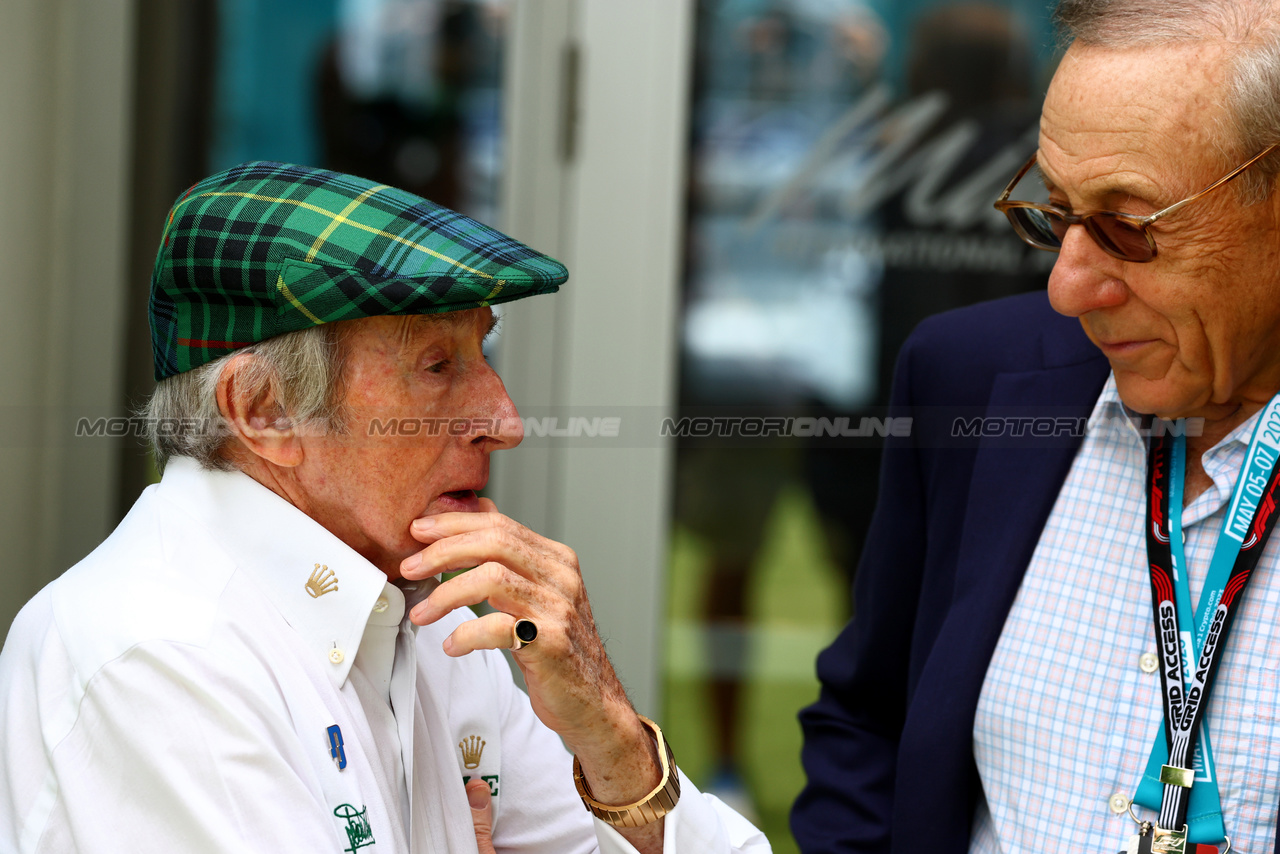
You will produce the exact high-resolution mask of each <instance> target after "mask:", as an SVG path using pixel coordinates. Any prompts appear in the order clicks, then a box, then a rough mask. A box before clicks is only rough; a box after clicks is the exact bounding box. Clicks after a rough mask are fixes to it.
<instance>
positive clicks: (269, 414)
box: [217, 353, 303, 468]
mask: <svg viewBox="0 0 1280 854" xmlns="http://www.w3.org/2000/svg"><path fill="white" fill-rule="evenodd" d="M256 358H257V357H256V356H255V355H254V354H252V353H237V354H236V355H234V356H232V357H231V361H230V362H228V364H227V366H226V367H225V368H223V369H222V375H221V376H219V377H218V388H217V397H218V411H219V412H221V413H222V417H223V418H225V419H226V422H227V427H228V429H229V430H230V431H231V435H232V436H234V437H235V438H236V439H238V440H239V441H240V444H241V445H243V446H244V448H245V450H247V451H249V452H250V453H252V454H253V455H254V456H257V457H260V458H261V459H262V460H264V461H266V462H269V463H272V464H274V465H277V466H284V467H287V468H288V467H293V466H296V465H298V464H299V463H301V462H302V457H303V454H302V441H301V439H300V438H299V437H298V436H297V435H295V433H294V429H293V422H292V421H291V420H290V419H289V417H288V416H287V415H285V412H284V407H282V406H281V405H280V402H279V401H278V400H277V399H276V394H275V390H274V389H273V388H270V387H268V388H266V389H262V390H258V391H256V392H255V391H254V390H252V389H250V388H249V387H248V386H247V385H246V384H245V383H244V382H243V380H244V378H245V377H246V376H247V375H248V369H249V368H251V367H252V365H253V360H254V359H256Z"/></svg>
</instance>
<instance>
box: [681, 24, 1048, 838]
mask: <svg viewBox="0 0 1280 854" xmlns="http://www.w3.org/2000/svg"><path fill="white" fill-rule="evenodd" d="M1044 6H1045V4H1043V3H1041V2H1039V0H1004V1H1003V2H936V0H935V1H934V2H925V1H924V0H919V2H912V0H881V2H876V0H699V2H698V3H697V28H696V36H695V59H694V68H695V71H694V80H693V89H692V91H693V96H692V105H691V111H692V112H691V128H692V132H691V140H690V161H689V181H688V201H687V210H688V220H687V226H686V234H685V239H686V246H685V250H686V263H685V272H684V282H683V291H682V293H683V311H682V316H681V319H680V330H679V336H680V394H679V406H680V413H679V414H680V416H681V417H682V423H683V424H685V425H686V426H687V427H688V429H686V430H685V431H684V433H683V438H681V439H680V440H679V441H680V444H679V447H678V450H677V455H676V480H675V499H674V507H673V517H674V518H673V535H672V543H671V564H670V567H671V576H670V586H669V606H668V614H669V625H668V653H667V658H666V662H665V668H666V669H665V682H664V688H665V697H666V715H665V719H666V721H667V724H668V726H669V727H671V728H672V730H673V734H672V739H673V742H674V743H676V744H680V745H700V746H701V750H700V752H698V753H696V754H695V755H691V753H692V751H690V750H689V749H688V748H687V747H686V748H685V750H684V752H683V753H682V755H681V762H682V765H683V766H684V767H685V770H686V771H687V772H688V773H689V774H690V776H691V777H692V778H693V780H694V781H695V782H696V783H697V784H699V785H700V786H703V787H706V788H707V789H709V790H710V791H713V792H715V793H717V794H719V795H720V796H721V797H722V798H724V799H725V800H726V801H729V802H731V803H733V804H735V805H737V806H739V807H740V808H741V809H742V810H743V811H744V812H747V813H748V814H752V815H754V816H755V817H756V818H757V819H758V820H759V823H760V825H761V827H762V828H763V829H765V830H766V832H767V833H768V835H769V838H770V839H771V840H772V841H773V843H774V846H775V851H779V852H786V851H794V850H795V848H794V843H793V842H792V841H791V837H790V833H789V831H788V829H787V824H786V818H787V812H788V809H789V807H790V803H791V801H792V799H793V798H794V797H795V795H796V794H797V792H798V791H799V789H800V787H801V785H802V782H803V778H802V772H801V770H800V765H799V761H798V753H799V747H800V732H799V727H798V724H797V723H796V719H795V714H796V711H797V710H798V709H799V708H800V707H801V706H803V705H805V704H807V703H808V702H811V701H812V700H813V699H815V698H816V696H817V683H816V681H815V679H814V677H813V665H814V658H815V656H816V654H817V652H818V651H819V650H820V649H821V648H822V647H823V646H825V645H826V644H827V643H828V642H829V641H830V640H831V638H832V637H833V636H834V634H835V633H836V631H837V630H838V629H839V627H840V626H841V625H842V624H843V622H844V621H845V620H846V619H847V617H848V616H849V586H850V582H851V579H852V576H853V573H854V569H855V566H856V563H857V558H858V553H859V550H860V547H861V541H862V538H863V535H864V533H865V530H866V527H867V523H868V521H869V519H870V515H871V511H872V508H873V507H874V503H875V493H876V476H877V469H878V466H879V450H878V449H879V447H880V444H881V442H882V441H883V436H884V434H885V433H886V432H887V431H889V430H891V429H894V428H893V425H892V423H891V422H888V421H887V420H886V418H885V411H884V406H885V404H886V403H887V400H888V392H889V382H890V379H891V376H892V369H893V363H894V360H895V358H896V354H897V351H898V349H899V348H900V346H901V344H902V342H903V340H904V339H905V338H906V336H907V334H908V333H909V332H910V330H911V329H912V328H913V327H914V326H915V325H916V324H917V323H918V322H919V321H920V320H921V319H923V318H924V317H926V316H928V315H930V314H933V313H936V312H938V311H943V310H946V309H949V308H954V307H957V306H960V305H964V304H968V303H972V302H976V301H979V300H984V299H992V298H996V297H1000V296H1005V295H1009V294H1013V293H1017V292H1020V291H1026V290H1031V289H1037V288H1041V287H1043V286H1044V281H1045V274H1046V271H1047V270H1048V266H1049V263H1050V262H1051V261H1052V256H1051V255H1048V254H1047V253H1035V252H1034V250H1031V249H1029V248H1027V247H1024V246H1023V244H1022V243H1021V242H1020V241H1018V239H1017V238H1016V237H1015V236H1014V235H1013V233H1012V231H1011V230H1010V229H1009V227H1008V225H1007V224H1006V223H1005V221H1004V219H1003V217H1002V215H1000V214H999V213H997V212H996V211H994V210H993V209H992V208H991V202H992V201H993V200H994V199H995V197H996V195H997V194H998V193H999V191H1000V189H1001V188H1002V186H1003V184H1004V183H1005V182H1006V181H1007V180H1008V179H1009V177H1010V176H1011V175H1012V174H1013V172H1014V171H1016V169H1017V168H1018V166H1020V165H1021V164H1022V162H1023V161H1024V160H1025V158H1026V157H1027V155H1028V154H1029V153H1030V151H1031V150H1032V149H1033V147H1034V145H1035V131H1036V125H1037V116H1038V112H1039V100H1040V97H1041V94H1042V91H1043V86H1044V84H1045V82H1046V81H1047V80H1048V77H1049V74H1050V72H1051V64H1052V61H1053V50H1052V43H1051V34H1050V29H1049V23H1048V21H1047V19H1046V15H1047V11H1046V9H1045V8H1044ZM708 424H709V425H711V426H710V427H709V428H707V429H705V430H702V431H701V432H700V431H699V428H698V425H708Z"/></svg>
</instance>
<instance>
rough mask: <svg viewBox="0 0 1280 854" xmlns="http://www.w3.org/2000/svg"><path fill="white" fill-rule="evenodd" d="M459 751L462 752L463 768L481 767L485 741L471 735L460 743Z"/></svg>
mask: <svg viewBox="0 0 1280 854" xmlns="http://www.w3.org/2000/svg"><path fill="white" fill-rule="evenodd" d="M458 749H460V750H461V751H462V767H463V768H479V767H480V757H481V755H483V754H484V739H482V738H481V737H480V736H478V735H469V736H467V737H466V738H464V739H463V740H462V741H460V742H458Z"/></svg>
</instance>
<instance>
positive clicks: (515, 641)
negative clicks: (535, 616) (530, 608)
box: [511, 619, 538, 649]
mask: <svg viewBox="0 0 1280 854" xmlns="http://www.w3.org/2000/svg"><path fill="white" fill-rule="evenodd" d="M537 639H538V624H537V623H535V622H534V621H533V620H525V619H519V620H516V624H515V626H513V627H512V629H511V648H512V649H524V648H525V647H526V646H528V645H529V644H531V643H533V642H534V641H536V640H537Z"/></svg>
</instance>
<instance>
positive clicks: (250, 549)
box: [158, 457, 404, 688]
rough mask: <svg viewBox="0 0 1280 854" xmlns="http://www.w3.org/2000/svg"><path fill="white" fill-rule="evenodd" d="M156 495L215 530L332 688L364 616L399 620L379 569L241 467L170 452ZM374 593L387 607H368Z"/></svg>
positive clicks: (400, 605) (399, 606)
mask: <svg viewBox="0 0 1280 854" xmlns="http://www.w3.org/2000/svg"><path fill="white" fill-rule="evenodd" d="M158 496H159V497H160V498H162V499H164V500H167V501H169V502H171V503H173V504H175V505H177V506H179V507H181V508H182V509H184V510H185V511H186V512H187V513H189V514H190V515H191V516H192V517H194V518H195V519H196V520H197V521H198V522H199V523H201V524H202V525H204V526H205V527H206V528H207V529H208V530H209V531H210V532H211V533H212V534H213V535H214V537H215V539H216V540H217V542H218V543H219V544H220V545H221V546H222V547H223V548H224V549H225V550H226V551H227V553H228V554H229V555H230V556H231V558H232V559H233V560H234V561H235V562H236V565H237V569H239V570H240V571H242V572H244V573H246V574H247V575H249V576H250V577H251V578H252V579H253V581H254V583H255V584H257V586H258V587H259V588H260V589H261V590H262V592H263V595H265V596H266V597H267V599H268V600H270V601H271V603H272V604H273V605H274V606H275V607H276V609H277V610H278V611H279V612H280V614H281V615H282V616H283V617H284V618H285V620H286V621H287V622H288V623H289V625H290V626H292V627H293V629H294V630H295V631H296V632H297V633H298V634H299V635H300V636H301V638H302V640H303V642H304V643H305V644H306V645H307V647H308V648H309V649H310V651H311V653H312V654H314V655H315V656H316V657H317V658H319V659H321V660H322V661H323V663H324V667H325V668H326V669H327V671H328V673H329V677H330V679H331V680H332V682H333V684H334V685H335V686H336V687H339V688H340V687H341V686H342V685H343V684H344V683H345V682H346V680H347V674H348V673H349V672H350V671H351V666H352V664H353V663H354V662H355V660H356V653H357V652H358V651H359V648H360V640H361V638H362V637H363V636H364V630H365V626H366V624H367V623H368V622H369V620H370V617H371V616H375V615H376V617H377V618H379V620H380V621H385V620H386V619H389V618H392V617H394V618H395V619H396V621H397V622H398V621H399V619H400V617H401V616H402V615H403V614H404V597H403V596H402V595H400V591H399V590H397V589H396V588H394V587H392V586H391V585H389V584H388V583H387V577H386V575H385V574H384V573H383V572H382V571H381V570H380V569H378V568H377V567H375V566H374V565H373V564H372V563H370V562H369V561H368V560H366V559H365V558H364V557H363V556H362V555H360V554H359V553H358V552H356V551H355V550H354V549H352V548H351V547H350V546H348V545H347V544H346V543H344V542H343V541H342V540H340V539H338V538H337V537H336V536H334V535H333V534H332V533H330V532H329V531H328V530H327V529H326V528H325V527H324V526H322V525H321V524H320V523H319V522H316V521H315V520H314V519H312V518H311V517H310V516H308V515H306V514H305V513H303V512H302V511H301V510H299V509H298V508H297V507H294V506H293V505H292V504H290V503H289V502H288V501H286V500H285V499H283V498H281V497H280V496H279V495H276V494H275V493H274V492H272V491H271V490H270V489H267V488H266V487H265V486H263V485H262V484H260V483H258V482H257V481H256V480H254V479H253V478H251V477H249V476H248V475H246V474H244V473H243V472H238V471H233V472H224V471H208V470H206V469H203V468H202V467H201V466H200V464H199V463H197V462H196V461H195V460H192V459H189V458H186V457H175V458H173V459H171V460H170V461H169V463H168V464H167V465H166V466H165V471H164V477H163V478H162V479H161V481H160V487H159V491H158ZM380 600H385V601H386V603H387V605H389V607H385V606H384V607H383V610H382V611H375V608H376V607H377V606H379V605H380ZM392 612H398V613H392Z"/></svg>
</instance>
